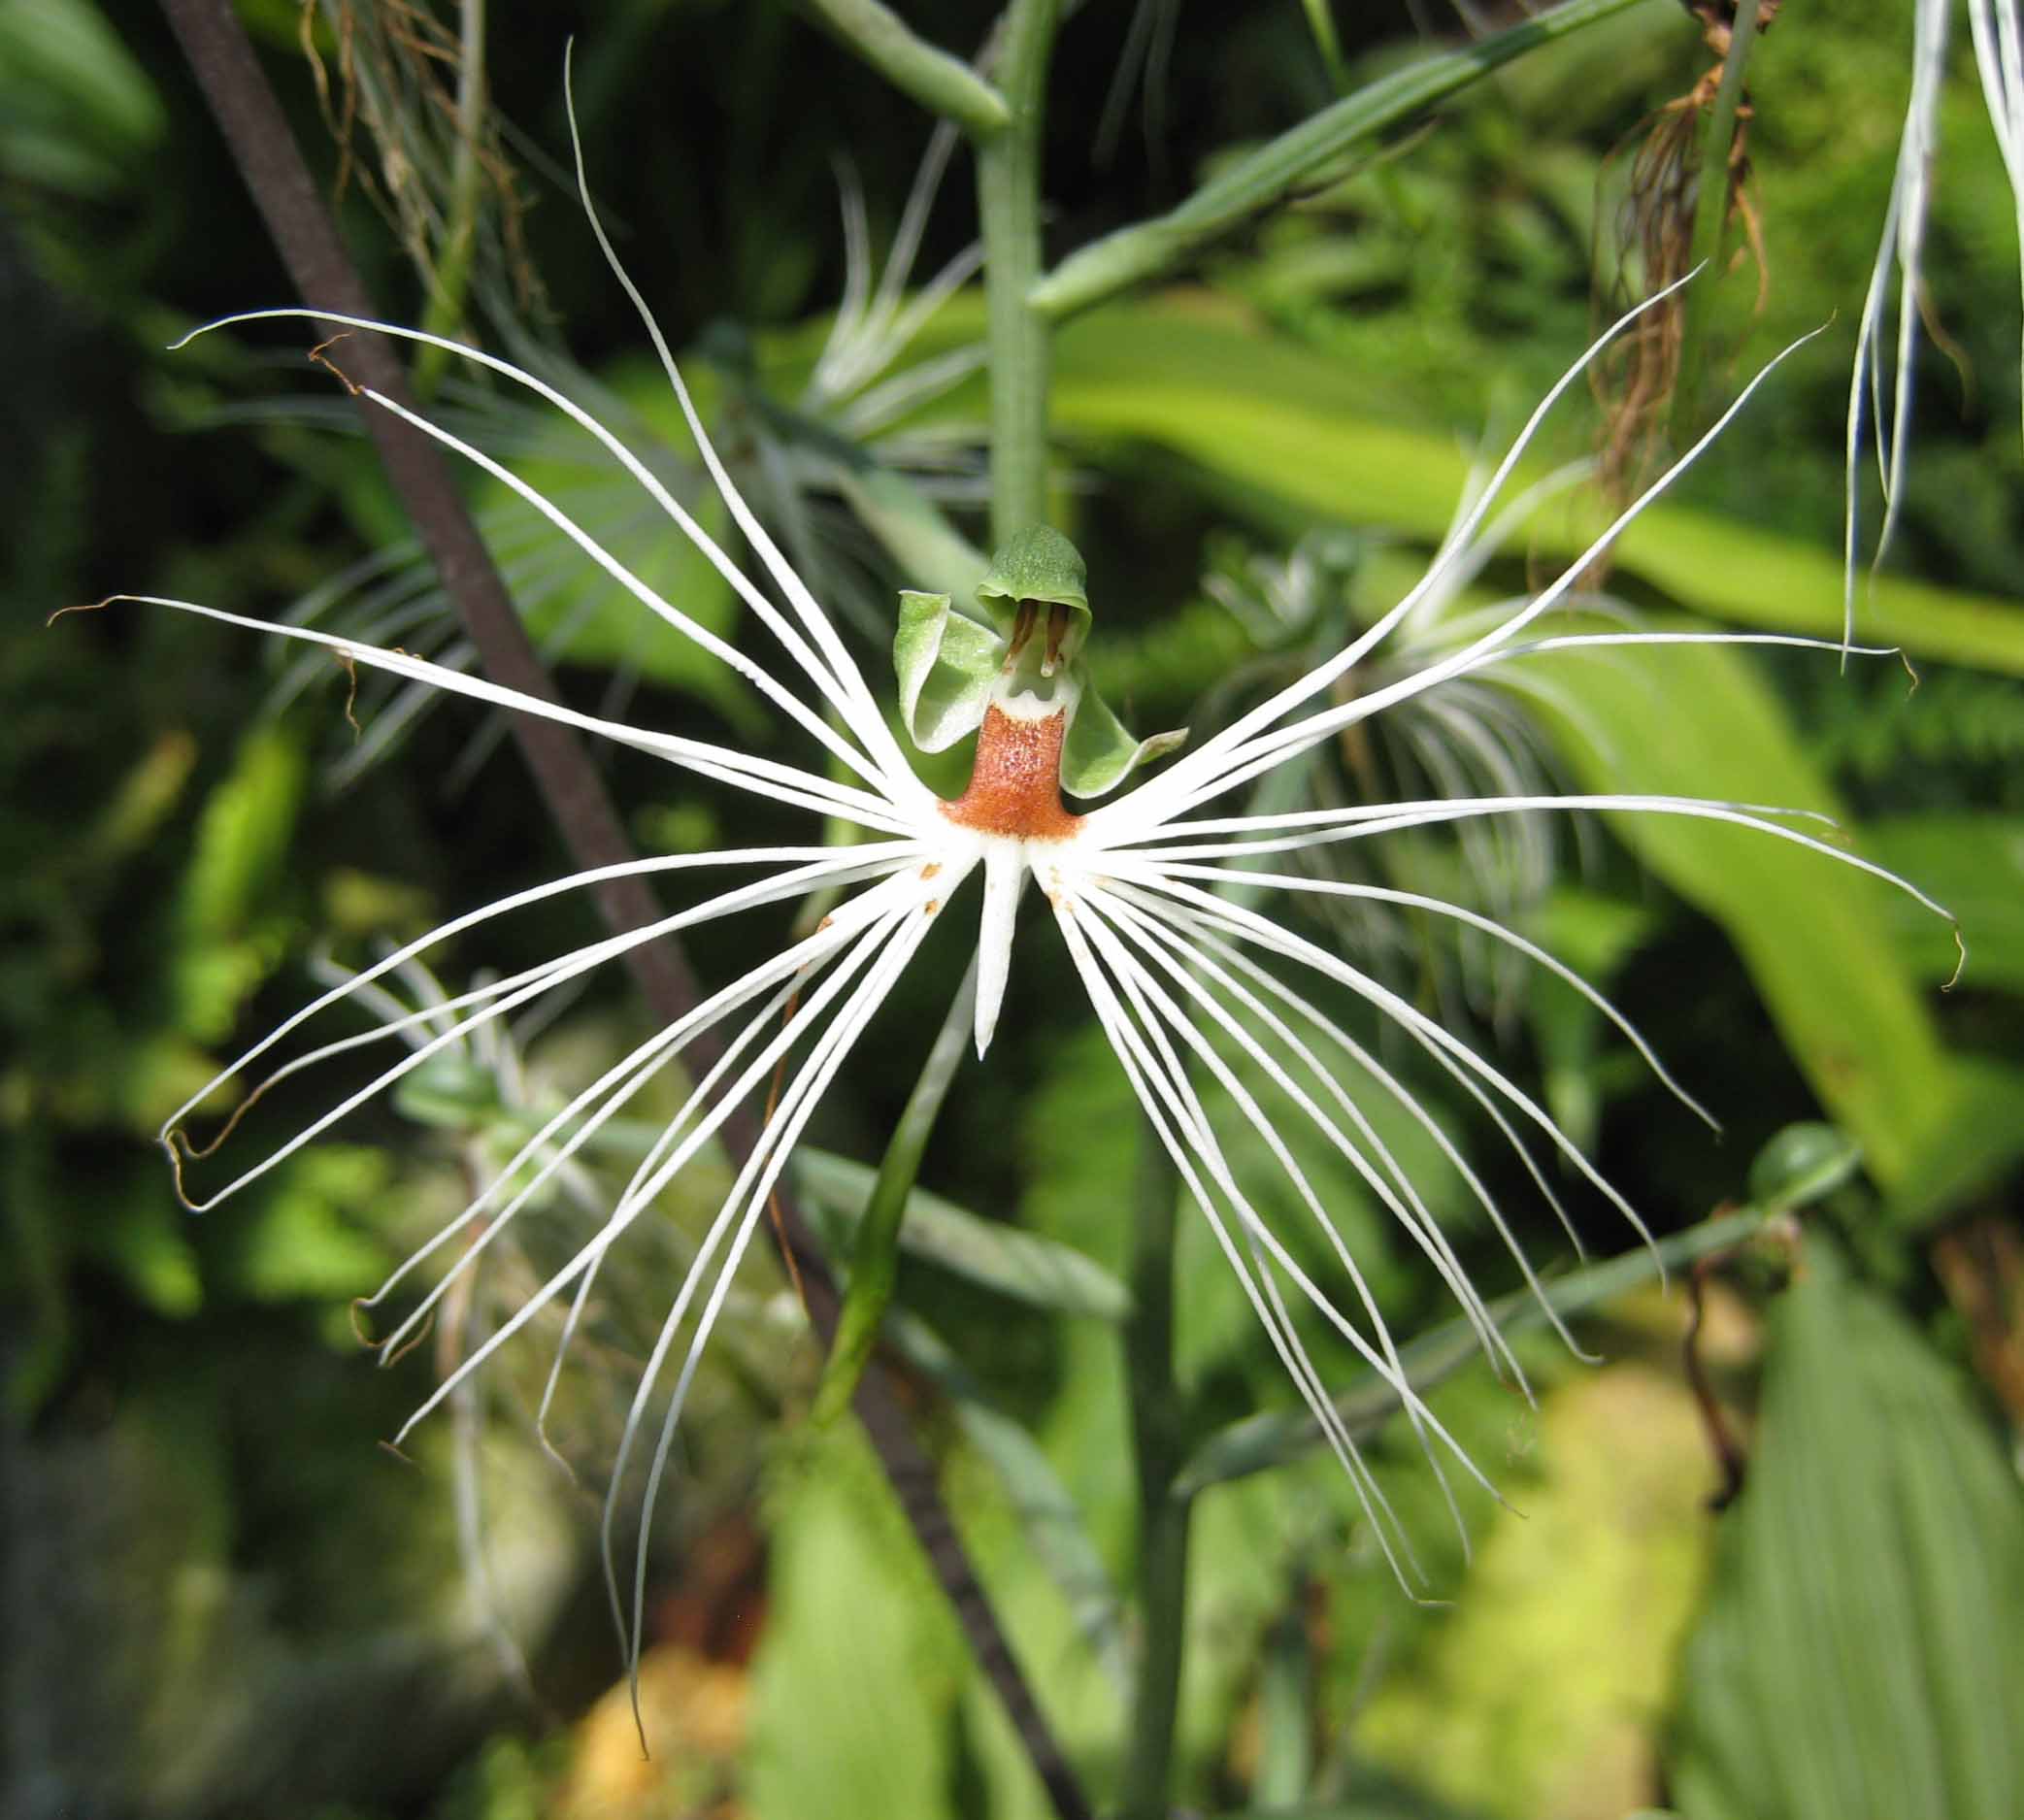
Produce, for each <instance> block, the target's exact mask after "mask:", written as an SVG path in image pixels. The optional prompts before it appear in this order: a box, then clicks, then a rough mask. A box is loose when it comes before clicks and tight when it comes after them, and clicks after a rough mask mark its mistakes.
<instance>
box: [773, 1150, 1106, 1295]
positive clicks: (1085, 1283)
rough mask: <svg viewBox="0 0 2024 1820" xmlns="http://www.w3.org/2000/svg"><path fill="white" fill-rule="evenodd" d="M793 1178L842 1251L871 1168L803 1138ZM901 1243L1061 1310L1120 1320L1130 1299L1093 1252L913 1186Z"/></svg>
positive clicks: (865, 1197) (982, 1281)
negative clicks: (840, 1241)
mask: <svg viewBox="0 0 2024 1820" xmlns="http://www.w3.org/2000/svg"><path fill="white" fill-rule="evenodd" d="M793 1168H794V1179H795V1184H796V1186H797V1187H798V1188H799V1189H800V1191H801V1193H802V1194H803V1196H804V1197H806V1199H807V1200H808V1201H809V1202H810V1203H811V1204H812V1205H813V1209H814V1210H815V1211H816V1212H817V1213H818V1214H821V1215H827V1216H829V1220H830V1222H831V1232H830V1233H829V1234H826V1235H825V1238H833V1237H837V1236H841V1237H842V1238H843V1240H844V1241H845V1242H844V1243H843V1244H842V1246H841V1248H840V1250H839V1248H838V1247H836V1246H834V1245H833V1246H832V1250H838V1251H839V1254H840V1255H846V1256H847V1255H848V1251H849V1244H848V1235H849V1233H850V1231H851V1230H852V1229H853V1228H854V1227H855V1225H856V1222H857V1220H858V1219H859V1218H860V1217H861V1215H862V1214H863V1211H864V1208H865V1204H866V1202H867V1201H869V1200H870V1198H871V1193H872V1184H873V1182H874V1181H875V1180H876V1179H877V1177H878V1171H877V1170H875V1169H872V1168H871V1167H869V1166H868V1165H866V1164H863V1163H854V1162H852V1161H850V1160H849V1159H848V1158H847V1157H841V1156H837V1155H835V1154H834V1153H832V1152H830V1151H827V1150H818V1149H815V1148H814V1147H813V1145H810V1144H803V1145H801V1146H800V1147H799V1148H797V1149H796V1150H795V1152H794V1165H793ZM900 1245H901V1248H902V1249H903V1250H905V1251H906V1252H908V1253H909V1254H910V1255H911V1256H912V1257H916V1258H918V1259H920V1260H921V1261H922V1262H923V1263H928V1264H935V1265H939V1266H940V1267H941V1268H942V1269H944V1270H946V1271H950V1272H952V1273H954V1274H956V1275H958V1276H963V1277H967V1278H968V1279H969V1280H970V1281H971V1282H974V1283H977V1284H979V1285H980V1286H981V1287H983V1288H985V1289H989V1290H993V1291H995V1292H996V1293H997V1294H999V1295H1002V1296H1009V1297H1011V1298H1012V1300H1013V1301H1015V1302H1025V1303H1029V1304H1031V1305H1032V1306H1033V1307H1041V1308H1051V1309H1053V1310H1054V1311H1056V1312H1057V1313H1062V1314H1086V1315H1093V1316H1094V1317H1095V1318H1096V1319H1098V1320H1102V1321H1118V1320H1122V1319H1123V1318H1124V1316H1125V1313H1126V1312H1127V1310H1128V1309H1129V1307H1130V1298H1129V1296H1128V1295H1127V1294H1126V1293H1125V1288H1124V1285H1123V1284H1122V1283H1121V1282H1119V1281H1118V1280H1117V1278H1116V1277H1115V1276H1113V1275H1112V1274H1111V1273H1110V1272H1109V1271H1107V1270H1106V1269H1104V1267H1103V1266H1102V1265H1101V1264H1098V1263H1097V1262H1096V1261H1095V1260H1094V1259H1092V1258H1089V1257H1087V1256H1085V1255H1084V1254H1083V1253H1082V1252H1079V1251H1077V1250H1075V1249H1074V1248H1073V1247H1071V1246H1069V1245H1065V1244H1062V1243H1061V1242H1060V1241H1057V1240H1053V1239H1047V1238H1044V1237H1043V1236H1041V1235H1040V1234H1038V1233H1032V1232H1027V1231H1025V1230H1023V1229H1022V1228H1020V1227H1017V1226H1008V1225H1006V1224H1004V1223H1003V1222H1002V1221H999V1220H989V1219H985V1218H984V1217H983V1216H982V1215H980V1214H977V1213H972V1212H970V1211H969V1210H968V1209H967V1208H960V1207H957V1206H956V1205H955V1203H954V1202H952V1201H945V1200H944V1199H943V1198H942V1197H941V1196H940V1195H935V1194H930V1193H928V1192H927V1190H925V1189H922V1188H916V1189H914V1190H913V1192H912V1194H910V1195H909V1196H908V1197H907V1215H906V1218H905V1219H904V1220H903V1221H902V1222H901V1226H900Z"/></svg>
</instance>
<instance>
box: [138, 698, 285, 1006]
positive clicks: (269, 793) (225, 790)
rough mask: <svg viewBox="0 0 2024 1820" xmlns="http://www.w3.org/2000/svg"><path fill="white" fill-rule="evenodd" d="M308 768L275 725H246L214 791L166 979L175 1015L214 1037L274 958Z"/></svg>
mask: <svg viewBox="0 0 2024 1820" xmlns="http://www.w3.org/2000/svg"><path fill="white" fill-rule="evenodd" d="M307 778H308V768H307V766H306V764H305V762H304V760H303V755H302V752H301V750H300V749H299V748H298V747H297V746H296V745H294V744H293V743H292V742H290V741H289V740H288V739H287V738H286V737H285V736H284V735H283V734H282V732H281V731H280V730H279V729H278V728H272V727H270V728H264V729H262V730H260V731H258V732H255V733H250V734H249V735H248V736H247V737H246V739H245V740H244V741H243V742H242V744H241V745H240V748H239V755H238V758H237V761H236V762H235V763H234V765H233V768H232V772H231V775H230V776H229V777H227V778H225V779H224V781H223V782H221V783H220V784H218V786H217V787H216V789H215V790H213V791H212V793H211V795H210V797H209V799H208V800H207V801H206V803H205V805H204V812H203V815H202V817H201V818H200V819H199V821H198V824H197V833H196V845H195V850H194V852H193V853H192V854H191V856H190V862H189V866H188V868H187V870H186V871H185V872H184V874H183V877H182V894H181V898H180V900H179V902H178V905H177V930H176V935H177V944H176V951H175V955H174V959H173V962H172V978H173V980H174V990H175V996H176V1003H177V1023H178V1025H179V1027H180V1028H182V1030H185V1031H187V1032H188V1033H189V1034H190V1035H192V1036H194V1037H196V1038H198V1039H199V1040H200V1041H206V1042H215V1041H216V1040H217V1039H218V1038H220V1037H222V1036H223V1035H224V1034H225V1033H226V1032H227V1031H228V1030H229V1029H230V1028H231V1026H232V1021H233V1019H234V1018H235V1017H236V1016H237V1015H238V1011H239V1008H240V1006H241V1005H242V1004H243V1003H244V1002H245V1000H246V997H247V995H248V994H249V993H250V992H251V991H252V990H253V988H254V987H255V986H257V985H258V984H259V983H260V981H261V980H262V979H264V978H265V977H266V976H267V974H268V973H269V971H270V970H271V969H272V968H273V966H274V965H275V963H276V961H277V960H278V959H279V958H280V955H281V952H282V945H283V936H284V930H283V928H282V925H281V923H280V920H279V914H278V910H277V908H276V904H277V899H278V898H279V895H280V893H281V891H282V888H283V887H284V885H285V884H286V882H287V876H288V851H289V845H290V843H291V842H292V840H293V837H294V833H295V817H296V814H297V811H299V810H300V808H301V805H302V795H303V789H304V785H305V783H306V781H307Z"/></svg>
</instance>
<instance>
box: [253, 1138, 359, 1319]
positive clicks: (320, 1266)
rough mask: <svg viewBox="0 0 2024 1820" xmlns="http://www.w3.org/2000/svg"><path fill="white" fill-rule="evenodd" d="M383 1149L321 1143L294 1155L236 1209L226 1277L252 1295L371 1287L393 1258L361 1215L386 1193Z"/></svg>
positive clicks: (282, 1298)
mask: <svg viewBox="0 0 2024 1820" xmlns="http://www.w3.org/2000/svg"><path fill="white" fill-rule="evenodd" d="M392 1175H393V1169H392V1166H391V1164H390V1163H389V1162H388V1160H387V1157H386V1154H385V1152H383V1151H381V1150H375V1149H370V1148H368V1147H366V1146H364V1145H358V1144H319V1145H317V1146H316V1147H315V1149H312V1150H307V1151H304V1152H303V1153H302V1154H301V1155H299V1156H297V1157H294V1158H291V1159H290V1160H289V1161H288V1162H287V1163H286V1164H284V1165H283V1166H282V1169H281V1170H280V1171H279V1172H277V1174H276V1175H273V1176H270V1177H269V1178H268V1183H267V1184H263V1187H264V1189H265V1192H263V1193H262V1194H261V1195H260V1196H259V1197H258V1200H257V1202H256V1204H255V1206H254V1207H252V1208H249V1209H246V1210H245V1211H243V1212H238V1213H237V1215H236V1217H237V1220H238V1224H237V1225H236V1226H235V1228H234V1230H233V1233H232V1237H231V1239H230V1240H229V1241H227V1242H226V1243H225V1244H224V1245H223V1246H222V1247H221V1249H222V1251H223V1253H224V1263H223V1271H224V1274H225V1277H226V1280H227V1282H228V1283H229V1285H230V1286H231V1288H232V1289H233V1290H234V1291H235V1292H236V1293H238V1294H239V1295H242V1296H245V1297H247V1298H248V1299H249V1300H250V1301H254V1302H288V1301H297V1300H302V1301H313V1302H319V1303H327V1302H338V1301H343V1300H346V1299H348V1298H349V1297H352V1296H362V1295H366V1294H369V1293H370V1292H371V1291H372V1289H373V1288H374V1287H375V1285H377V1284H378V1283H379V1282H380V1280H381V1279H382V1277H383V1276H384V1275H385V1274H386V1270H387V1267H388V1265H389V1264H390V1263H391V1261H392V1260H391V1258H390V1257H389V1255H388V1253H387V1250H386V1247H385V1246H384V1245H382V1243H380V1241H378V1240H376V1239H375V1238H373V1237H372V1236H371V1235H370V1234H369V1233H367V1232H366V1231H365V1230H363V1228H362V1226H361V1225H360V1224H359V1220H360V1218H361V1216H362V1215H364V1214H365V1213H366V1212H367V1211H368V1210H369V1209H371V1208H374V1207H375V1206H377V1205H380V1204H382V1203H383V1202H384V1200H385V1195H386V1189H387V1186H388V1183H389V1182H390V1180H391V1178H392Z"/></svg>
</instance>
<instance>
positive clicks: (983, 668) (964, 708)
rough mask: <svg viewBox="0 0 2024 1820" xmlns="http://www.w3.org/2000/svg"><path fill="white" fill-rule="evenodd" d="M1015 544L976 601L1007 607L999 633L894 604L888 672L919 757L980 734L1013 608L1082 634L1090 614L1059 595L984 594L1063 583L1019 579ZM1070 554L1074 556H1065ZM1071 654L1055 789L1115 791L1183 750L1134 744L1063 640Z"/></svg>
mask: <svg viewBox="0 0 2024 1820" xmlns="http://www.w3.org/2000/svg"><path fill="white" fill-rule="evenodd" d="M1048 536H1049V537H1050V538H1054V539H1056V541H1058V542H1059V543H1060V544H1062V545H1064V546H1067V543H1068V540H1067V539H1066V538H1060V537H1058V534H1056V533H1053V532H1049V533H1048ZM1017 543H1018V540H1016V539H1015V540H1014V542H1013V545H1012V546H1008V547H1007V550H1006V551H1001V552H1000V556H999V560H998V561H997V562H996V563H995V564H994V565H993V566H992V572H991V578H990V579H988V580H987V581H986V582H985V584H984V586H983V587H980V588H979V590H978V592H979V597H981V598H984V600H985V603H986V605H987V606H990V607H992V608H993V609H994V611H995V610H996V607H997V603H998V602H999V601H1001V600H1003V601H1007V602H1009V603H1010V604H1009V605H1008V607H1007V609H1006V611H1005V612H1004V614H1003V623H1004V632H1003V633H1002V634H1001V633H999V632H994V631H992V630H991V629H990V628H989V627H986V626H982V625H979V623H978V622H977V621H976V620H975V619H972V618H969V617H967V616H966V615H964V614H963V613H960V612H957V611H956V610H955V607H954V605H953V603H952V602H951V601H950V599H949V597H948V596H947V595H946V594H923V593H918V592H915V591H914V590H912V589H908V590H906V591H904V592H902V594H901V595H900V624H899V631H898V634H897V635H896V636H895V638H894V640H893V647H892V656H893V669H894V671H895V673H896V674H897V676H898V679H899V686H900V713H901V716H902V717H903V718H904V720H905V721H906V725H907V732H908V735H909V737H910V738H911V739H912V741H913V744H914V745H916V746H918V747H919V748H920V749H921V750H922V751H923V752H941V751H946V749H947V748H948V747H949V746H951V745H955V743H956V742H957V741H958V740H961V739H964V738H966V737H967V736H968V735H970V734H972V733H975V732H976V731H977V729H978V728H979V726H981V725H982V724H983V717H984V710H985V709H986V708H988V707H989V706H990V705H991V701H992V699H993V697H994V695H995V694H996V692H997V690H998V688H999V686H1000V684H1001V683H1002V682H1003V681H1004V680H1005V660H1006V653H1007V650H1008V649H1009V647H1010V644H1011V632H1012V620H1013V618H1014V617H1015V614H1016V603H1017V601H1018V600H1045V601H1047V602H1049V603H1050V604H1054V605H1059V606H1066V607H1068V608H1069V609H1070V611H1071V612H1075V613H1076V614H1077V617H1078V621H1079V630H1080V631H1082V632H1085V633H1086V631H1087V629H1088V624H1089V608H1088V604H1087V602H1086V601H1081V600H1079V599H1078V597H1077V596H1076V595H1075V594H1070V593H1068V592H1067V590H1066V589H1065V588H1064V589H1063V591H1061V592H1049V593H1025V594H1020V595H1018V596H1016V597H1015V598H1014V597H1012V596H1011V595H1009V594H1007V593H1005V592H1003V591H1000V592H997V593H995V594H994V593H992V592H991V591H990V590H991V588H992V584H993V582H998V583H1000V584H1001V588H1002V586H1003V585H1006V584H1009V585H1012V586H1028V587H1034V586H1038V587H1043V588H1045V587H1054V586H1059V585H1060V584H1061V583H1062V582H1063V580H1064V577H1063V573H1062V570H1061V568H1060V566H1059V565H1058V564H1057V565H1056V567H1055V568H1054V569H1053V571H1052V572H1051V573H1048V572H1045V571H1043V572H1037V573H1027V574H1024V575H1020V574H1018V573H1017V572H1016V571H1015V570H1014V569H1013V567H1012V564H1010V563H1009V562H1008V560H1007V558H1008V555H1009V554H1011V553H1012V552H1013V551H1014V550H1015V547H1016V546H1017ZM1069 553H1070V554H1071V555H1072V556H1073V555H1074V550H1073V546H1070V550H1069ZM1080 571H1081V560H1080V558H1079V557H1077V558H1076V562H1075V571H1074V575H1073V578H1072V580H1073V581H1079V579H1080ZM1063 645H1064V646H1065V647H1068V646H1071V645H1073V646H1074V647H1075V649H1076V654H1075V655H1074V656H1073V657H1072V658H1071V659H1070V661H1069V663H1068V664H1067V666H1066V674H1065V676H1063V677H1062V679H1061V684H1060V688H1061V700H1062V704H1063V706H1064V707H1065V708H1066V709H1067V710H1068V713H1069V725H1068V738H1067V740H1066V741H1065V742H1064V744H1063V746H1062V753H1061V787H1062V788H1063V789H1064V790H1065V791H1067V792H1068V794H1069V795H1071V796H1076V797H1081V798H1083V799H1085V800H1086V799H1089V798H1093V797H1099V796H1103V795H1106V794H1107V793H1108V792H1110V791H1112V790H1114V789H1115V788H1116V787H1117V786H1118V785H1119V784H1120V783H1122V782H1123V781H1124V780H1125V778H1128V777H1130V776H1131V774H1132V773H1133V772H1134V771H1136V770H1137V769H1138V768H1139V767H1140V766H1141V765H1145V764H1150V763H1151V762H1152V761H1153V760H1154V759H1156V758H1164V757H1165V756H1166V755H1167V754H1168V753H1169V752H1172V751H1176V750H1178V748H1179V747H1180V746H1181V745H1185V744H1186V741H1187V729H1186V728H1185V727H1179V728H1176V729H1175V730H1174V731H1172V732H1170V733H1158V734H1154V735H1153V737H1152V738H1151V739H1149V740H1140V739H1135V738H1133V736H1132V734H1131V733H1130V732H1129V730H1128V729H1127V728H1126V727H1125V725H1124V723H1123V722H1122V721H1121V720H1119V719H1118V718H1117V716H1116V714H1115V713H1113V712H1112V711H1111V708H1110V706H1109V705H1108V704H1107V703H1106V702H1105V701H1104V699H1103V697H1102V696H1100V695H1099V694H1098V693H1097V691H1096V686H1095V684H1094V683H1093V682H1092V681H1091V680H1090V678H1089V670H1088V666H1087V664H1086V663H1085V662H1084V661H1083V659H1082V657H1081V655H1080V650H1079V645H1080V640H1079V639H1078V638H1076V637H1075V636H1074V634H1073V633H1072V634H1071V637H1070V638H1069V639H1065V640H1064V641H1063Z"/></svg>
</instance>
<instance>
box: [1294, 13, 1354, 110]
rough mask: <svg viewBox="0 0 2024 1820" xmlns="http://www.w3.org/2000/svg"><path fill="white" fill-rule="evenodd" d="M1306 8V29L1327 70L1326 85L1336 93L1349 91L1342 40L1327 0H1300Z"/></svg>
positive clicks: (1347, 69) (1347, 67) (1340, 93)
mask: <svg viewBox="0 0 2024 1820" xmlns="http://www.w3.org/2000/svg"><path fill="white" fill-rule="evenodd" d="M1302 4H1303V5H1304V6H1305V7H1306V8H1307V15H1308V30H1309V31H1310V32H1311V34H1312V36H1313V40H1314V49H1315V50H1318V51H1320V53H1321V62H1322V65H1323V67H1324V68H1326V69H1327V71H1328V85H1329V86H1330V87H1331V88H1333V89H1334V90H1335V91H1336V93H1337V94H1339V95H1342V94H1347V93H1348V91H1349V66H1348V65H1347V64H1346V63H1344V61H1343V41H1342V39H1341V38H1339V37H1338V36H1337V35H1336V21H1335V15H1334V14H1333V13H1331V12H1330V11H1329V0H1302Z"/></svg>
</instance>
